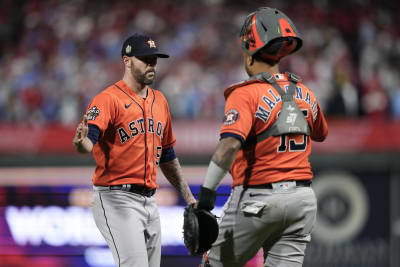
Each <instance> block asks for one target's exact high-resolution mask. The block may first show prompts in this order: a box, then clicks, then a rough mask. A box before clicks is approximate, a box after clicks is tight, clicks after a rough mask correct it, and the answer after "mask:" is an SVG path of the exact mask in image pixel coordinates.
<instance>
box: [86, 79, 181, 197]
mask: <svg viewBox="0 0 400 267" xmlns="http://www.w3.org/2000/svg"><path fill="white" fill-rule="evenodd" d="M87 115H88V123H89V124H93V125H96V126H97V127H98V128H99V129H100V131H101V134H100V137H99V141H98V142H97V143H96V144H95V145H94V147H93V155H94V159H95V160H96V169H95V173H94V176H93V184H94V185H99V186H109V185H119V184H139V185H144V186H146V187H149V188H151V189H153V188H156V187H158V185H157V183H156V177H157V167H158V164H159V160H160V157H161V152H162V150H165V149H168V148H170V147H172V146H173V145H174V144H175V137H174V134H173V132H172V123H171V116H170V112H169V108H168V103H167V101H166V99H165V97H164V95H163V94H162V93H161V92H159V91H157V90H153V89H151V88H149V89H148V92H147V97H146V99H143V98H142V97H140V96H139V95H137V94H136V93H134V92H133V91H132V90H131V89H130V88H129V87H128V86H127V85H126V83H125V82H124V81H122V80H121V81H119V82H117V83H116V84H114V85H112V86H110V87H108V88H107V89H105V90H104V91H102V92H101V93H99V94H98V95H97V96H95V97H94V98H93V100H92V102H91V103H90V104H89V107H88V109H87Z"/></svg>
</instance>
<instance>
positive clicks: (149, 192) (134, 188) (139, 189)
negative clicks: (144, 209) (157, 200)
mask: <svg viewBox="0 0 400 267" xmlns="http://www.w3.org/2000/svg"><path fill="white" fill-rule="evenodd" d="M109 188H110V190H122V191H128V192H132V193H136V194H139V195H142V196H145V197H151V196H153V195H154V194H155V192H156V189H150V188H148V187H146V186H142V185H137V184H121V185H110V186H109Z"/></svg>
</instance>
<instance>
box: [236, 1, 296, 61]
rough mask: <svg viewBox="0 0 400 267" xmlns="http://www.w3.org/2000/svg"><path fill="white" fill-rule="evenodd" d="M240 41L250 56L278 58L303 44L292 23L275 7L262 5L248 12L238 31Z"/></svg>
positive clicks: (275, 59)
mask: <svg viewBox="0 0 400 267" xmlns="http://www.w3.org/2000/svg"><path fill="white" fill-rule="evenodd" d="M240 41H241V45H242V48H244V49H245V50H246V51H247V53H248V54H249V55H250V56H253V55H255V54H256V53H257V52H259V54H260V56H261V57H262V58H265V59H269V60H272V61H276V62H279V60H280V59H281V58H282V57H284V56H286V55H289V54H291V53H294V52H296V51H297V50H299V49H300V48H301V46H302V45H303V40H302V39H301V38H300V36H299V32H298V31H297V29H296V27H295V25H294V23H293V22H292V21H291V20H290V19H289V17H287V16H286V15H285V14H284V13H282V12H281V11H279V10H278V9H275V8H269V7H262V8H259V9H257V10H256V11H255V12H253V13H251V14H249V15H248V16H247V18H246V20H245V22H244V24H243V27H242V30H241V31H240Z"/></svg>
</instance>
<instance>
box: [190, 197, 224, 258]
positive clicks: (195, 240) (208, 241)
mask: <svg viewBox="0 0 400 267" xmlns="http://www.w3.org/2000/svg"><path fill="white" fill-rule="evenodd" d="M183 216H184V219H183V238H184V241H185V246H186V247H187V248H188V250H189V252H190V254H191V255H201V254H203V253H204V252H206V251H207V250H209V249H210V248H211V245H212V243H214V242H215V240H216V239H217V236H218V223H217V219H216V216H215V215H214V214H212V213H211V212H209V211H207V210H204V209H196V208H194V204H191V205H188V206H187V207H186V208H185V212H184V214H183Z"/></svg>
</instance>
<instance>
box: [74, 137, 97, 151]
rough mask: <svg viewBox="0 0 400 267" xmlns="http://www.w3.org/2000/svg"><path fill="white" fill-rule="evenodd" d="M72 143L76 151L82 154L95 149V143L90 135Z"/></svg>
mask: <svg viewBox="0 0 400 267" xmlns="http://www.w3.org/2000/svg"><path fill="white" fill-rule="evenodd" d="M72 144H73V145H74V147H75V149H76V151H78V152H79V153H82V154H85V153H90V152H92V149H93V143H92V141H90V139H89V138H88V137H85V138H84V139H83V140H82V141H80V142H73V143H72Z"/></svg>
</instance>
